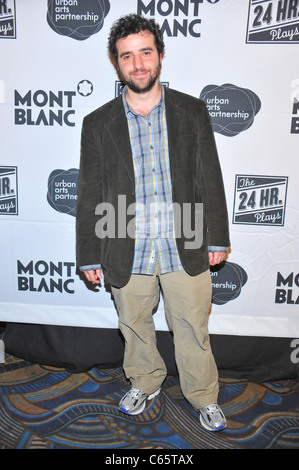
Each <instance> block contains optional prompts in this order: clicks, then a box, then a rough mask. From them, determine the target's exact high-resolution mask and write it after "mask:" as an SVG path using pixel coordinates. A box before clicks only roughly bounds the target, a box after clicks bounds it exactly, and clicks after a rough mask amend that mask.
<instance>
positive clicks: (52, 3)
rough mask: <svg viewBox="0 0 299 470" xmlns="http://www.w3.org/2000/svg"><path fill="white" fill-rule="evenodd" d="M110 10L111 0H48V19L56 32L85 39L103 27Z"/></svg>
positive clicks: (80, 39)
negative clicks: (64, 0) (59, 0)
mask: <svg viewBox="0 0 299 470" xmlns="http://www.w3.org/2000/svg"><path fill="white" fill-rule="evenodd" d="M109 11H110V2H109V0H74V1H72V0H71V1H66V2H63V1H61V2H57V1H56V0H48V13H47V21H48V24H49V26H50V27H51V28H52V29H53V31H55V33H57V34H61V35H62V36H68V37H69V38H73V39H77V40H78V41H83V40H84V39H87V38H89V37H90V36H92V35H93V34H96V33H98V32H99V31H100V30H101V29H102V27H103V25H104V19H105V18H106V16H107V15H108V13H109Z"/></svg>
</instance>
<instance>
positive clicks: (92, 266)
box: [79, 264, 101, 271]
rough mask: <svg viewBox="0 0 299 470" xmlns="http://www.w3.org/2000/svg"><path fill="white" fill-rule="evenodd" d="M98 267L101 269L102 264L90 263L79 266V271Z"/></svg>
mask: <svg viewBox="0 0 299 470" xmlns="http://www.w3.org/2000/svg"><path fill="white" fill-rule="evenodd" d="M96 269H101V265H100V264H90V265H89V266H79V271H92V270H94V271H95V270H96Z"/></svg>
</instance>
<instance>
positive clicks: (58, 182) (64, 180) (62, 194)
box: [47, 168, 79, 217]
mask: <svg viewBox="0 0 299 470" xmlns="http://www.w3.org/2000/svg"><path fill="white" fill-rule="evenodd" d="M78 174H79V170H77V169H76V168H71V169H70V170H54V171H52V173H51V174H50V176H49V179H48V194H47V200H48V203H49V204H50V206H51V207H53V209H55V210H56V211H57V212H62V213H63V214H68V215H72V216H73V217H76V209H77V186H78Z"/></svg>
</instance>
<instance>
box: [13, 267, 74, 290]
mask: <svg viewBox="0 0 299 470" xmlns="http://www.w3.org/2000/svg"><path fill="white" fill-rule="evenodd" d="M75 273H76V264H75V263H74V262H70V261H55V262H54V261H48V260H47V261H45V260H30V261H25V262H24V261H23V260H22V261H21V260H17V274H18V276H17V282H18V291H20V292H36V293H46V294H48V293H50V294H53V293H58V294H59V293H60V294H63V293H66V294H74V293H75V291H74V282H75V279H74V278H75Z"/></svg>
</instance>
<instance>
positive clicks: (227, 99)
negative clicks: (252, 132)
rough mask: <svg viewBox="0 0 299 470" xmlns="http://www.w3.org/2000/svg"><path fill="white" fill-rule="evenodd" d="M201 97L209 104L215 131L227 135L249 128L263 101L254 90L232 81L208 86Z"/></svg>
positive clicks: (232, 135) (236, 133)
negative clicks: (234, 83)
mask: <svg viewBox="0 0 299 470" xmlns="http://www.w3.org/2000/svg"><path fill="white" fill-rule="evenodd" d="M200 99H202V100H203V101H205V103H206V105H207V108H208V110H209V114H210V116H211V120H212V125H213V129H214V132H218V133H219V134H222V135H225V136H226V137H234V136H236V135H238V134H240V132H244V131H246V130H247V129H249V127H251V126H252V124H253V122H254V118H255V116H256V115H257V113H258V112H259V110H260V109H261V101H260V99H259V97H258V96H257V95H256V94H255V93H254V92H253V91H251V90H248V89H246V88H240V87H237V86H235V85H232V84H230V83H227V84H224V85H219V86H218V85H208V86H206V87H205V88H204V89H203V90H202V92H201V94H200Z"/></svg>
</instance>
